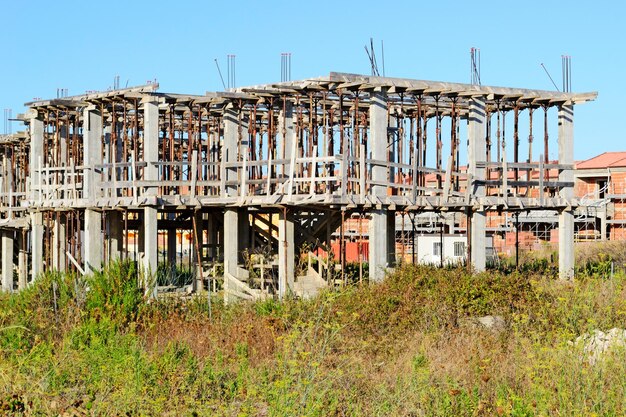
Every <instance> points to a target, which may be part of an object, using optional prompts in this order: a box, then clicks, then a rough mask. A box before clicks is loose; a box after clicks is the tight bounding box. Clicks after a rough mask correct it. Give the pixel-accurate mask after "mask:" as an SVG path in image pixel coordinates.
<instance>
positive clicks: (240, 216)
mask: <svg viewBox="0 0 626 417" xmlns="http://www.w3.org/2000/svg"><path fill="white" fill-rule="evenodd" d="M237 223H238V225H237V236H238V237H239V243H238V250H239V253H240V256H239V262H244V261H245V259H243V251H245V250H246V249H248V248H249V247H250V215H249V214H248V210H247V209H246V208H240V209H239V210H238V213H237Z"/></svg>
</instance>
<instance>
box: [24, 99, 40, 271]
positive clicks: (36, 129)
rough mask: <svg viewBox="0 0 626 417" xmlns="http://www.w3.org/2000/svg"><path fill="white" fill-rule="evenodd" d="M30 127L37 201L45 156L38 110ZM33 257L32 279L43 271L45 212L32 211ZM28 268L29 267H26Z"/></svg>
mask: <svg viewBox="0 0 626 417" xmlns="http://www.w3.org/2000/svg"><path fill="white" fill-rule="evenodd" d="M29 116H30V117H29V120H30V124H29V129H30V178H31V181H30V182H29V183H28V184H29V185H30V190H29V195H30V200H31V201H33V202H34V201H36V200H37V199H38V196H39V190H38V188H39V187H40V186H41V173H40V172H39V164H40V162H41V159H42V158H43V120H42V119H41V118H40V117H39V114H38V113H37V111H36V110H31V113H30V115H29ZM30 217H31V233H30V242H31V258H32V267H31V274H32V279H33V280H34V279H36V278H37V277H38V276H39V274H41V273H42V272H43V214H42V213H40V212H32V213H31V215H30ZM25 269H26V270H27V268H25Z"/></svg>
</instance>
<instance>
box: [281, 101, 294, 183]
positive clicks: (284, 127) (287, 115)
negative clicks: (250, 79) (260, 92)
mask: <svg viewBox="0 0 626 417" xmlns="http://www.w3.org/2000/svg"><path fill="white" fill-rule="evenodd" d="M278 123H279V132H281V134H282V136H283V155H284V158H285V159H286V161H287V162H285V165H284V167H285V168H284V171H283V175H284V176H285V177H289V175H290V173H291V158H292V156H293V155H294V152H295V149H294V146H295V145H296V143H297V142H296V132H295V130H294V126H293V103H291V101H287V102H286V103H285V109H284V111H281V115H280V118H279V121H278ZM294 168H295V167H294Z"/></svg>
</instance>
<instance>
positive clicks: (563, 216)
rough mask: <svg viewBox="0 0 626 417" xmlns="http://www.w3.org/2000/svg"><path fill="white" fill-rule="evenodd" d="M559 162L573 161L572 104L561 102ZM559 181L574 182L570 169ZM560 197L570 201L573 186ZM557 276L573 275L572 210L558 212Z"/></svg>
mask: <svg viewBox="0 0 626 417" xmlns="http://www.w3.org/2000/svg"><path fill="white" fill-rule="evenodd" d="M558 140H559V164H573V163H574V105H573V104H563V105H561V107H560V108H559V139H558ZM559 181H566V182H572V183H573V182H574V171H573V170H572V169H566V170H562V171H561V172H560V173H559ZM560 197H561V198H563V199H565V200H567V201H568V202H570V201H572V200H573V198H574V187H573V186H572V187H564V188H562V189H561V193H560ZM559 277H560V278H561V279H572V278H573V277H574V212H573V210H572V209H566V210H563V211H561V213H560V214H559Z"/></svg>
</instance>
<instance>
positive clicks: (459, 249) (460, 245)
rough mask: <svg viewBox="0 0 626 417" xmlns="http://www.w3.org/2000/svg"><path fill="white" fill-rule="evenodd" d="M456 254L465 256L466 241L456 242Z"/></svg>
mask: <svg viewBox="0 0 626 417" xmlns="http://www.w3.org/2000/svg"><path fill="white" fill-rule="evenodd" d="M454 256H465V242H454Z"/></svg>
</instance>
